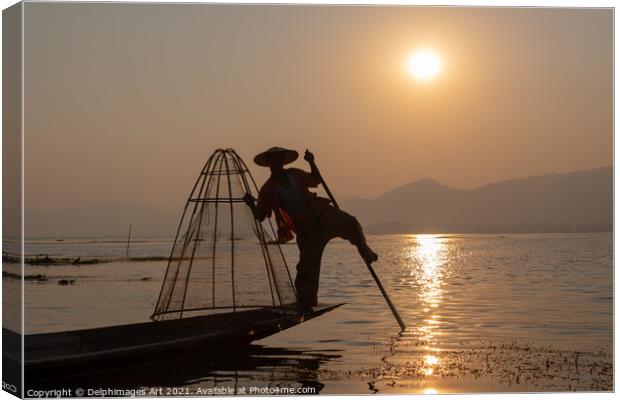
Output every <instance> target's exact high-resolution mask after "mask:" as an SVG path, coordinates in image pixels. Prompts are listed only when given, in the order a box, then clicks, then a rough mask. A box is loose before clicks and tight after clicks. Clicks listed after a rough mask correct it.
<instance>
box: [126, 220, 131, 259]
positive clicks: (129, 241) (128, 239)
mask: <svg viewBox="0 0 620 400" xmlns="http://www.w3.org/2000/svg"><path fill="white" fill-rule="evenodd" d="M129 243H131V224H129V235H127V258H129Z"/></svg>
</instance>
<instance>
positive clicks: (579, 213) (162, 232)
mask: <svg viewBox="0 0 620 400" xmlns="http://www.w3.org/2000/svg"><path fill="white" fill-rule="evenodd" d="M339 203H340V205H341V206H342V208H343V209H344V210H346V211H348V212H349V213H351V214H353V215H355V216H357V218H358V219H359V220H360V222H361V224H362V225H363V226H364V227H365V230H366V232H367V233H375V234H377V233H440V232H441V233H447V232H452V233H460V232H471V233H484V232H488V233H496V232H505V233H507V232H601V231H611V230H612V229H613V170H612V168H611V167H605V168H599V169H593V170H588V171H579V172H571V173H564V174H548V175H543V176H535V177H530V178H524V179H511V180H507V181H503V182H498V183H493V184H489V185H485V186H482V187H479V188H477V189H471V190H465V189H455V188H451V187H448V186H444V185H442V184H440V183H439V182H437V181H435V180H432V179H422V180H419V181H415V182H412V183H409V184H407V185H404V186H401V187H398V188H396V189H393V190H390V191H389V192H387V193H385V194H383V195H381V196H379V197H377V198H374V199H360V198H342V199H340V201H339ZM182 206H183V204H179V209H178V210H171V211H169V210H160V209H154V208H149V207H145V206H141V205H132V204H112V205H100V206H92V207H83V208H67V209H61V210H27V212H26V218H25V220H26V235H27V236H28V237H31V238H34V237H52V238H65V237H123V236H124V235H126V234H127V230H128V228H129V224H130V223H131V224H133V236H134V237H171V236H174V234H175V233H176V228H177V224H178V219H179V218H180V216H181V215H180V213H181V211H182V210H181V208H182Z"/></svg>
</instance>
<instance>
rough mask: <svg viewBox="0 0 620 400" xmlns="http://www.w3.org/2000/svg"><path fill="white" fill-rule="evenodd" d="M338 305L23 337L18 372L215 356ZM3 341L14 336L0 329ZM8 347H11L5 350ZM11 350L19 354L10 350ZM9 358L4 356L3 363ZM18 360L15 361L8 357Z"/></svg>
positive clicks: (42, 372)
mask: <svg viewBox="0 0 620 400" xmlns="http://www.w3.org/2000/svg"><path fill="white" fill-rule="evenodd" d="M340 305H342V304H335V305H320V306H318V307H315V308H314V309H313V310H312V311H311V312H308V313H305V314H296V313H289V314H282V313H281V312H276V311H274V310H269V309H257V310H246V311H241V312H236V313H225V314H217V315H210V316H200V317H191V318H186V319H180V320H171V321H162V322H146V323H139V324H130V325H119V326H111V327H105V328H95V329H85V330H78V331H67V332H58V333H46V334H35V335H26V337H25V338H24V342H25V343H24V349H25V352H24V366H25V369H26V374H27V376H28V377H29V378H34V379H36V377H39V376H42V377H45V378H50V377H53V376H59V375H67V374H75V373H80V371H89V372H92V371H93V370H106V369H114V368H118V367H119V366H126V365H131V364H139V363H144V362H149V361H155V360H161V359H170V358H175V357H183V356H187V355H188V354H196V353H198V352H205V355H208V354H209V353H210V352H213V353H215V352H217V351H220V350H223V349H227V348H231V347H237V346H243V345H247V344H249V343H251V342H253V341H256V340H259V339H262V338H265V337H267V336H270V335H273V334H275V333H278V332H280V331H282V330H285V329H288V328H290V327H293V326H295V325H298V324H300V323H302V322H304V321H307V320H309V319H312V318H316V317H318V316H320V315H322V314H324V313H326V312H329V311H331V310H333V309H335V308H337V307H339V306H340ZM3 336H4V338H5V339H6V340H9V341H19V340H20V336H19V335H17V334H15V333H13V332H11V331H8V330H6V329H3ZM10 347H13V346H10ZM16 348H19V346H18V347H16ZM10 356H11V355H10V354H9V357H10ZM14 356H15V357H14V358H16V359H19V355H17V354H16V355H14Z"/></svg>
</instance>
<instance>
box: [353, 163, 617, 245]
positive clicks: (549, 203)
mask: <svg viewBox="0 0 620 400" xmlns="http://www.w3.org/2000/svg"><path fill="white" fill-rule="evenodd" d="M342 203H343V204H342V206H343V208H344V209H346V210H347V211H349V212H351V213H352V214H354V215H356V216H357V217H358V219H359V220H360V222H361V223H362V225H364V226H365V227H366V228H367V230H368V231H369V232H374V233H388V232H572V231H610V230H612V226H613V172H612V168H611V167H606V168H599V169H594V170H588V171H579V172H572V173H566V174H548V175H543V176H536V177H530V178H524V179H513V180H508V181H503V182H499V183H494V184H489V185H485V186H482V187H479V188H477V189H473V190H462V189H454V188H450V187H447V186H444V185H441V184H440V183H438V182H436V181H434V180H432V179H424V180H420V181H416V182H412V183H410V184H407V185H404V186H401V187H399V188H396V189H394V190H391V191H389V192H387V193H385V194H383V195H381V196H379V197H377V198H375V199H372V200H365V199H344V200H343V201H342Z"/></svg>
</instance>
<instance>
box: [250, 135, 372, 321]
mask: <svg viewBox="0 0 620 400" xmlns="http://www.w3.org/2000/svg"><path fill="white" fill-rule="evenodd" d="M297 157H299V153H297V152H296V151H295V150H288V149H283V148H280V147H272V148H270V149H269V150H267V151H264V152H262V153H260V154H258V155H257V156H256V157H254V162H255V163H256V164H258V165H260V166H263V167H269V169H270V170H271V176H270V177H269V179H267V181H266V182H265V184H264V185H263V186H262V187H261V189H260V191H259V194H258V201H256V200H255V199H254V197H253V196H252V195H251V194H250V193H247V194H246V195H245V196H244V198H243V199H244V201H245V202H246V204H247V205H248V206H250V208H251V209H252V213H253V214H254V217H255V218H256V219H258V220H259V221H262V220H264V219H265V218H268V217H270V216H271V215H272V213H274V215H275V219H276V223H277V226H278V240H279V241H280V242H281V243H285V242H288V241H289V240H291V239H292V238H293V232H295V234H296V235H297V246H298V247H299V263H298V264H297V276H296V278H295V289H296V290H297V298H298V301H299V307H300V309H301V310H302V311H307V310H308V309H310V308H311V307H314V306H316V305H317V293H318V290H319V275H320V272H321V257H322V256H323V250H324V249H325V245H326V244H327V242H329V241H330V240H331V239H333V238H335V237H341V238H343V239H346V240H348V241H349V242H351V243H352V244H353V245H355V246H356V247H357V250H358V251H359V253H360V255H361V256H362V257H363V258H364V260H366V261H367V262H368V263H372V262H374V261H377V254H376V253H375V252H374V251H373V250H372V249H371V248H370V247H369V246H368V245H367V244H366V238H365V237H364V233H363V231H362V227H361V226H360V224H359V222H358V221H357V219H356V218H355V217H353V216H351V215H349V214H347V213H346V212H344V211H342V210H339V209H337V208H335V207H333V206H331V205H330V204H329V203H330V201H329V200H328V199H325V198H322V197H319V196H317V194H316V193H313V192H311V191H310V190H309V188H316V187H317V186H318V185H319V183H320V175H319V173H318V171H317V168H316V165H315V164H314V155H313V154H312V153H310V152H309V151H306V153H305V156H304V159H305V160H306V161H308V163H309V164H310V170H311V172H310V173H308V172H306V171H303V170H301V169H298V168H288V169H285V168H284V165H286V164H290V163H292V162H293V161H295V160H296V159H297Z"/></svg>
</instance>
